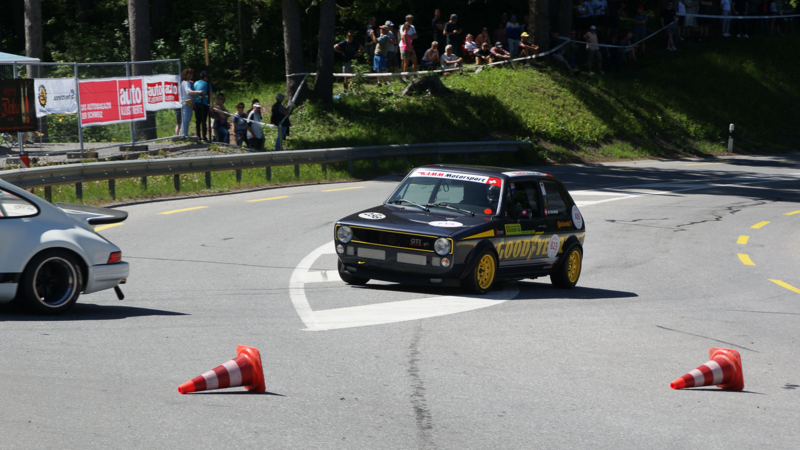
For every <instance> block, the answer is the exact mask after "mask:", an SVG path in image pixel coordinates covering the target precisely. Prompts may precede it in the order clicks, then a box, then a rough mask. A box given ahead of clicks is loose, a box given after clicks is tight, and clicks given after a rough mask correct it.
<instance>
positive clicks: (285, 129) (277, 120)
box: [270, 94, 292, 151]
mask: <svg viewBox="0 0 800 450" xmlns="http://www.w3.org/2000/svg"><path fill="white" fill-rule="evenodd" d="M285 98H286V97H284V95H283V94H278V95H276V96H275V104H273V105H272V115H271V116H270V122H271V123H272V124H273V125H275V126H276V127H278V138H277V139H275V151H278V150H283V141H284V140H285V139H286V138H288V137H289V129H290V128H291V127H292V123H291V122H289V109H288V108H286V107H285V106H283V100H284V99H285ZM291 106H292V105H291V104H290V105H289V108H291Z"/></svg>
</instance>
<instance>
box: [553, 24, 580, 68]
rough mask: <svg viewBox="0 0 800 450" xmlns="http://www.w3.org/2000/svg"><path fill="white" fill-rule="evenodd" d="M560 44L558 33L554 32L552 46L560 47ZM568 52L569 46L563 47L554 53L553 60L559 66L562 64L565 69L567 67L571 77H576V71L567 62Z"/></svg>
mask: <svg viewBox="0 0 800 450" xmlns="http://www.w3.org/2000/svg"><path fill="white" fill-rule="evenodd" d="M560 44H561V41H560V40H559V39H558V31H554V32H553V40H552V41H551V42H550V45H553V46H558V45H560ZM566 51H567V46H566V45H563V46H562V47H561V48H559V49H558V50H556V51H555V52H553V53H552V55H553V60H554V61H556V62H557V63H558V64H561V65H563V66H564V67H566V68H567V73H569V74H570V75H575V71H574V70H572V66H571V65H570V64H569V61H567V58H566V56H565V55H566Z"/></svg>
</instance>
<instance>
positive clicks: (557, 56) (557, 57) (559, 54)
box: [520, 31, 575, 75]
mask: <svg viewBox="0 0 800 450" xmlns="http://www.w3.org/2000/svg"><path fill="white" fill-rule="evenodd" d="M526 34H527V33H522V40H523V42H524V41H525V35H526ZM558 42H559V40H558V31H554V32H553V41H552V42H551V44H552V45H558ZM520 47H522V46H521V45H520ZM566 48H567V46H566V45H563V46H561V48H559V49H558V50H556V51H555V52H553V53H552V56H553V60H554V61H556V62H557V63H558V64H561V65H563V66H564V67H565V68H566V69H567V73H569V74H570V75H575V71H574V70H572V66H571V65H570V64H569V61H567V58H566V56H565V55H566ZM523 51H524V50H523Z"/></svg>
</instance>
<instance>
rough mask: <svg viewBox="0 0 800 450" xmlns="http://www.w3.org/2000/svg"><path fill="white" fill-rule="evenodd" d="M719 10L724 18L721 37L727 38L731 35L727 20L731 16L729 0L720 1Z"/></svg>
mask: <svg viewBox="0 0 800 450" xmlns="http://www.w3.org/2000/svg"><path fill="white" fill-rule="evenodd" d="M719 9H720V12H722V15H723V16H725V18H723V19H722V36H724V37H728V36H730V35H731V33H730V31H731V19H729V18H728V17H730V15H731V0H720V2H719Z"/></svg>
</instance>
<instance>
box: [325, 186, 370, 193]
mask: <svg viewBox="0 0 800 450" xmlns="http://www.w3.org/2000/svg"><path fill="white" fill-rule="evenodd" d="M365 187H366V186H356V187H349V188H339V189H327V190H324V191H322V192H335V191H349V190H350V189H364V188H365Z"/></svg>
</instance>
